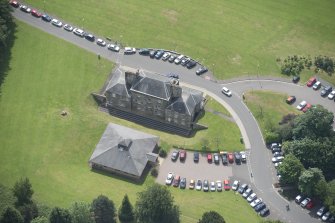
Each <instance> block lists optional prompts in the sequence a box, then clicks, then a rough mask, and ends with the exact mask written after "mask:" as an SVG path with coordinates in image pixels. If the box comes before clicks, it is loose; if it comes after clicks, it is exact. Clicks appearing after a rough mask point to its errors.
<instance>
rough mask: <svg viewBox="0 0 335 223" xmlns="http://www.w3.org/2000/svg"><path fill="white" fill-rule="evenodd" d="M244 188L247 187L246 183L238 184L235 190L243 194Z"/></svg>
mask: <svg viewBox="0 0 335 223" xmlns="http://www.w3.org/2000/svg"><path fill="white" fill-rule="evenodd" d="M246 189H248V184H242V185H241V186H239V188H238V189H237V191H238V192H239V193H240V194H243V193H244V191H245V190H246Z"/></svg>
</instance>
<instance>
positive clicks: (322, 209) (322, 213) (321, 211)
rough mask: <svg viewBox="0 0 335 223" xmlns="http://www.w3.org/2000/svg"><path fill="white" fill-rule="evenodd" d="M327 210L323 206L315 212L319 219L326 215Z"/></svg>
mask: <svg viewBox="0 0 335 223" xmlns="http://www.w3.org/2000/svg"><path fill="white" fill-rule="evenodd" d="M327 211H328V210H327V208H326V207H325V206H322V207H321V208H320V209H319V210H318V211H317V212H316V215H317V216H319V217H321V216H322V215H324V213H326V212H327Z"/></svg>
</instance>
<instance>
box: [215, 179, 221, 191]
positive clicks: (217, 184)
mask: <svg viewBox="0 0 335 223" xmlns="http://www.w3.org/2000/svg"><path fill="white" fill-rule="evenodd" d="M216 190H217V191H222V182H221V181H220V180H218V181H216Z"/></svg>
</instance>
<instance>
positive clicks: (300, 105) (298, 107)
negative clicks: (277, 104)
mask: <svg viewBox="0 0 335 223" xmlns="http://www.w3.org/2000/svg"><path fill="white" fill-rule="evenodd" d="M306 105H307V102H306V101H302V102H300V104H298V106H297V109H298V110H300V111H301V110H302V109H303V108H304V107H305V106H306Z"/></svg>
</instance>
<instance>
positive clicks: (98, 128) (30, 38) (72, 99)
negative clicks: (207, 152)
mask: <svg viewBox="0 0 335 223" xmlns="http://www.w3.org/2000/svg"><path fill="white" fill-rule="evenodd" d="M17 24H18V31H17V33H16V40H15V44H14V47H13V49H12V59H11V61H10V70H9V72H8V76H7V78H6V79H5V81H4V83H3V85H2V86H1V97H0V108H1V112H0V123H1V125H0V142H1V149H0V157H1V161H0V165H1V168H0V179H1V183H3V184H4V185H6V186H12V185H13V184H14V182H15V181H16V180H18V179H19V178H20V177H28V178H29V179H30V181H31V182H32V185H33V188H34V191H35V194H34V199H36V200H37V201H38V202H41V203H45V204H47V205H50V206H56V205H57V206H62V207H69V205H70V204H71V203H72V202H74V201H86V202H91V201H92V199H93V198H95V197H97V196H98V195H100V194H105V195H107V196H109V197H110V198H111V199H112V200H113V201H114V202H115V204H116V206H119V205H120V203H121V200H122V198H123V196H124V194H125V193H127V194H128V195H129V197H130V200H131V201H132V202H133V203H134V202H135V200H136V193H137V192H139V191H142V190H143V189H144V187H146V186H147V185H150V184H152V183H153V182H154V179H153V178H152V177H150V176H148V177H147V179H146V181H145V182H144V183H143V184H140V185H138V184H133V183H131V182H128V181H127V180H124V179H119V178H117V177H112V176H108V175H104V174H98V173H94V172H92V171H90V168H89V166H88V163H87V161H88V159H89V157H90V155H91V153H92V151H93V149H94V147H95V145H96V143H97V142H98V141H99V139H100V136H101V134H102V132H103V131H104V129H105V127H106V125H107V123H108V122H116V123H118V124H121V125H126V126H129V127H132V128H136V129H139V130H145V131H146V132H149V133H152V134H157V135H159V136H160V137H161V139H162V141H163V143H164V144H165V146H169V144H167V143H166V142H169V143H171V144H178V143H186V144H187V143H188V144H189V145H194V144H196V143H199V140H200V138H201V137H206V134H208V133H206V131H202V132H200V133H199V135H198V134H197V135H196V136H195V137H194V138H191V139H188V138H183V137H179V136H174V135H170V134H167V133H161V132H158V131H155V130H151V129H146V128H144V127H142V126H139V125H136V124H134V123H131V122H127V121H125V120H121V119H117V118H114V117H112V116H110V115H108V114H105V113H102V112H99V111H98V109H97V107H96V105H95V102H94V101H93V99H92V97H91V96H90V93H91V92H92V91H95V90H98V89H99V88H100V87H101V86H102V85H103V83H104V81H105V79H106V77H107V75H108V73H109V72H110V71H111V69H112V68H113V64H111V63H110V62H109V61H105V60H98V58H97V57H96V55H95V54H91V53H88V52H87V51H85V50H82V49H80V48H78V47H76V46H73V45H71V44H69V43H67V42H64V41H62V40H59V39H56V38H54V37H53V36H51V35H48V34H46V33H43V32H41V31H39V30H37V29H35V28H32V27H30V26H27V25H25V24H24V23H21V22H17ZM211 104H215V103H211ZM209 106H210V105H209ZM215 108H218V109H219V110H221V111H224V110H223V108H219V107H218V106H217V105H215ZM63 110H66V111H67V112H68V115H67V116H65V117H62V116H61V115H60V113H61V112H62V111H63ZM215 119H216V120H217V121H215ZM213 120H214V121H213ZM201 121H203V122H204V123H209V125H210V124H211V123H210V122H214V126H215V125H216V126H218V125H221V124H222V125H225V122H229V123H231V122H230V121H227V120H225V119H222V118H218V117H217V116H216V115H212V114H210V113H209V114H206V115H205V116H204V117H203V119H202V120H201ZM231 124H232V125H231V126H230V127H229V128H230V129H231V128H236V130H237V131H238V128H237V127H236V125H235V124H233V123H231ZM234 126H235V127H234ZM208 131H209V130H208ZM212 131H213V130H212ZM213 137H214V136H213ZM220 137H222V138H223V135H222V136H220ZM235 137H236V139H237V140H236V142H237V143H238V146H241V147H240V148H242V147H243V146H242V145H241V144H239V142H238V139H239V133H238V132H237V133H236V136H235ZM232 143H233V142H232ZM232 145H233V144H232ZM233 147H234V148H236V146H233ZM171 191H172V193H173V195H174V197H175V200H176V202H177V204H178V205H180V208H181V211H182V222H186V223H187V222H190V223H191V222H196V219H199V218H200V217H201V215H202V213H203V212H204V211H205V210H216V211H218V212H220V213H221V214H222V215H223V216H224V217H225V219H226V220H227V222H232V223H233V222H241V221H244V222H245V221H248V222H258V220H259V218H258V217H257V215H256V214H255V213H254V211H253V210H252V209H251V208H250V207H249V206H248V204H247V202H245V201H244V199H243V198H241V197H240V196H238V195H235V194H234V193H232V192H223V193H221V194H219V193H216V194H214V193H213V194H211V193H209V194H208V193H202V192H193V191H188V190H186V191H180V190H177V189H172V188H171ZM197 201H199V202H197ZM237 208H238V209H239V212H240V213H242V214H241V215H236V214H234V212H233V209H237Z"/></svg>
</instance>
